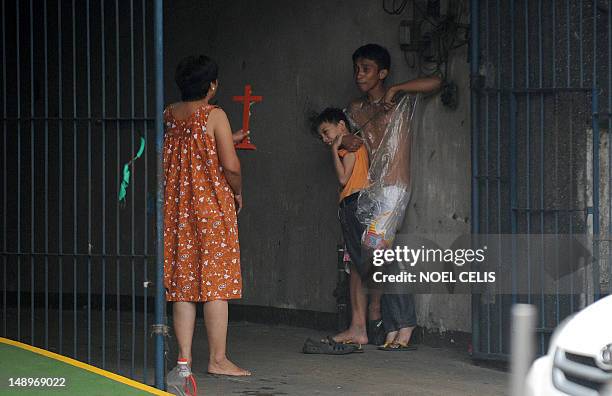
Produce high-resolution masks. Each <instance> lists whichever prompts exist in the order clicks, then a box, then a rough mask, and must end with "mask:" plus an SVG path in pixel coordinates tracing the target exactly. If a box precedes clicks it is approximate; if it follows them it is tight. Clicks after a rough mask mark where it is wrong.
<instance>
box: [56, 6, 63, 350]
mask: <svg viewBox="0 0 612 396" xmlns="http://www.w3.org/2000/svg"><path fill="white" fill-rule="evenodd" d="M57 54H58V56H57V79H58V84H57V88H58V101H57V103H58V117H59V122H58V137H57V138H58V154H59V182H58V189H57V196H58V211H57V213H58V219H57V224H58V230H57V231H58V238H57V241H58V242H57V245H58V247H57V251H58V252H59V257H58V283H59V284H58V298H59V312H58V318H57V319H58V320H57V322H58V323H57V326H58V334H59V342H58V343H59V345H58V352H59V354H60V355H61V354H62V352H63V344H64V342H63V340H64V337H63V330H64V329H63V323H64V316H63V312H64V301H63V300H64V283H63V282H64V280H63V278H64V276H63V264H64V222H63V220H64V219H63V217H64V216H63V207H64V156H63V152H64V139H63V134H64V128H63V126H64V125H63V124H64V123H63V117H64V110H63V98H62V86H63V85H62V84H63V80H62V2H61V1H58V2H57Z"/></svg>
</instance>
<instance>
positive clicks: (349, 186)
mask: <svg viewBox="0 0 612 396" xmlns="http://www.w3.org/2000/svg"><path fill="white" fill-rule="evenodd" d="M348 153H349V152H348V151H347V150H344V149H341V150H338V155H339V156H340V158H343V157H344V156H345V155H347V154H348ZM369 166H370V163H369V161H368V151H367V150H366V148H365V146H364V145H362V146H361V147H359V150H357V151H356V152H355V166H354V167H353V173H351V177H350V178H349V179H348V181H347V182H346V185H345V186H344V188H343V189H342V191H340V199H339V201H340V202H341V201H342V200H343V199H344V198H346V197H348V196H349V195H351V194H354V193H356V192H358V191H360V190H363V189H364V188H366V187H367V186H368V167H369Z"/></svg>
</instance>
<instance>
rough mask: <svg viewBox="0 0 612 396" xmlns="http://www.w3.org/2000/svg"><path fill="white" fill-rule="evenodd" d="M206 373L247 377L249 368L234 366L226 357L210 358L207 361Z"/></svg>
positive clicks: (249, 373)
mask: <svg viewBox="0 0 612 396" xmlns="http://www.w3.org/2000/svg"><path fill="white" fill-rule="evenodd" d="M208 373H209V374H218V375H230V376H234V377H247V376H249V375H251V372H250V371H249V370H245V369H243V368H240V367H238V366H236V365H235V364H234V363H232V362H231V361H230V360H229V359H228V358H227V357H224V358H223V359H221V360H213V359H211V360H210V361H209V362H208Z"/></svg>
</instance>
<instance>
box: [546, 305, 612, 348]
mask: <svg viewBox="0 0 612 396" xmlns="http://www.w3.org/2000/svg"><path fill="white" fill-rule="evenodd" d="M557 333H558V334H555V341H554V344H555V345H552V343H551V346H552V347H553V348H551V349H553V350H554V347H559V348H562V349H564V350H566V351H568V352H573V353H578V354H581V355H591V356H595V355H597V354H598V353H599V352H600V351H601V349H602V348H603V347H605V346H606V345H608V344H610V343H612V296H608V297H606V298H602V299H601V300H599V301H597V302H595V303H593V304H591V305H589V306H588V307H586V308H585V309H583V310H582V311H580V312H578V313H577V314H576V315H574V316H573V317H572V318H571V319H570V320H569V321H568V322H567V323H566V324H565V326H563V327H562V328H561V329H559V331H558V332H557Z"/></svg>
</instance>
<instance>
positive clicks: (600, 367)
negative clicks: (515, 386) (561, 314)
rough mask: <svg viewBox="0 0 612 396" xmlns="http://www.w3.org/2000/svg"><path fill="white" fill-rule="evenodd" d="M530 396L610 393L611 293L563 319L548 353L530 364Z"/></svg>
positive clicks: (527, 391) (611, 381)
mask: <svg viewBox="0 0 612 396" xmlns="http://www.w3.org/2000/svg"><path fill="white" fill-rule="evenodd" d="M526 393H527V395H530V396H540V395H544V396H547V395H572V396H599V395H606V396H608V395H612V296H608V297H605V298H602V299H600V300H599V301H597V302H595V303H593V304H591V305H589V306H588V307H586V308H584V309H583V310H582V311H580V312H578V313H576V314H574V315H572V316H570V317H569V318H567V319H566V320H565V321H563V322H562V323H561V324H559V326H558V327H557V329H556V330H555V332H554V333H553V336H552V338H551V340H550V346H549V348H548V353H547V354H546V355H545V356H542V357H540V358H539V359H537V360H536V361H535V362H534V363H533V365H532V366H531V368H530V370H529V373H528V375H527V379H526Z"/></svg>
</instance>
